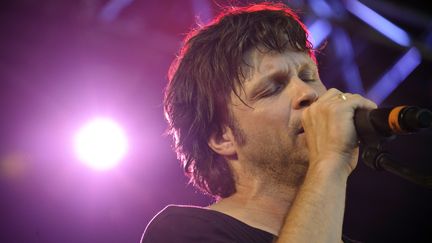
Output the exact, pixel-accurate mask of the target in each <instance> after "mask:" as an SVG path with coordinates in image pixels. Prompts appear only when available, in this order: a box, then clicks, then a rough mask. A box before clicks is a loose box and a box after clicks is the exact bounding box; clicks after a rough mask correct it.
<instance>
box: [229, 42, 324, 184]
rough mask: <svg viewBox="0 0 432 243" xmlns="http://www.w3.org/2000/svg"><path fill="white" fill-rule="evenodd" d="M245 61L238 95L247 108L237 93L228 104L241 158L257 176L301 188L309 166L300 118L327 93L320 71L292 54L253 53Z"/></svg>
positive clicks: (300, 54) (300, 55)
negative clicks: (245, 69)
mask: <svg viewBox="0 0 432 243" xmlns="http://www.w3.org/2000/svg"><path fill="white" fill-rule="evenodd" d="M246 62H247V63H248V64H249V65H250V66H251V69H250V70H249V72H247V75H246V80H245V81H244V82H243V90H242V91H240V92H239V93H240V97H241V99H242V100H243V101H244V102H245V103H246V104H247V105H245V104H244V103H243V102H242V101H241V100H240V99H239V98H238V97H236V96H235V95H232V99H231V100H232V101H231V104H230V110H231V113H232V118H233V124H232V125H231V127H232V130H233V132H234V135H236V136H235V137H236V138H237V139H236V140H237V157H238V159H239V161H243V162H244V163H245V166H246V167H248V168H249V169H250V171H251V173H254V174H255V175H257V176H265V177H266V178H268V179H272V180H275V181H276V183H279V184H280V183H284V184H287V185H290V186H299V185H300V184H301V183H302V180H303V177H304V175H305V173H306V171H307V167H308V150H307V147H306V138H305V134H304V132H303V129H302V125H301V115H302V112H303V110H304V109H305V108H306V107H308V106H309V105H310V104H311V103H313V102H314V101H315V100H316V99H318V97H319V96H320V95H322V94H323V93H324V92H325V91H326V88H325V87H324V85H323V83H322V82H321V80H320V78H319V75H318V69H317V67H316V65H315V63H314V62H313V61H312V59H311V58H310V57H309V56H308V55H307V54H306V53H303V52H296V51H290V50H288V51H285V52H284V53H276V52H260V51H257V50H253V51H251V52H249V53H248V54H247V55H246ZM241 137H242V138H243V140H244V141H240V140H242V139H238V138H241Z"/></svg>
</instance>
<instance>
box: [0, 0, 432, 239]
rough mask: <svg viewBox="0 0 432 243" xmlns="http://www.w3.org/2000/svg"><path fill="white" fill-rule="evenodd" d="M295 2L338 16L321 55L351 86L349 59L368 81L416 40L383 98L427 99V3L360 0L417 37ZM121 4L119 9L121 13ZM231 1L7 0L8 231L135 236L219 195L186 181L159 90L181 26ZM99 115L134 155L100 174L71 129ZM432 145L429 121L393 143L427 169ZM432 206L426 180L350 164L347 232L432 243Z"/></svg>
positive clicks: (2, 117) (0, 92) (430, 100)
mask: <svg viewBox="0 0 432 243" xmlns="http://www.w3.org/2000/svg"><path fill="white" fill-rule="evenodd" d="M237 2H240V3H245V2H246V1H237ZM249 2H252V1H249ZM287 2H288V4H291V6H293V7H294V8H295V9H297V10H299V11H300V13H301V14H300V15H301V17H302V19H303V20H305V22H306V23H312V22H313V21H314V20H317V19H319V18H324V19H326V20H327V21H328V23H330V24H331V26H332V27H333V30H334V32H332V34H331V35H329V36H328V38H327V45H326V48H325V49H323V50H322V53H321V54H320V55H319V56H318V59H319V63H320V67H321V76H322V79H323V80H324V82H325V83H326V84H327V86H329V87H337V88H339V89H341V90H344V91H348V92H349V91H352V90H350V88H349V87H350V86H349V85H348V83H349V82H350V79H351V78H352V77H350V75H347V74H346V70H347V69H349V68H353V67H354V69H355V70H358V75H359V76H358V77H360V79H361V84H362V85H363V87H364V90H365V91H367V90H368V89H370V87H372V86H373V85H374V84H375V83H376V82H377V81H378V80H379V79H380V77H382V75H383V74H384V73H386V71H387V70H389V69H391V68H392V66H393V65H394V64H395V63H396V62H397V60H398V59H399V58H400V57H401V56H402V55H404V53H406V52H407V51H408V50H409V48H411V47H416V48H417V50H418V51H419V54H420V56H421V62H420V64H419V65H418V66H417V67H416V69H414V71H413V72H411V73H410V74H409V76H407V77H406V78H404V79H403V80H402V82H401V84H400V85H399V86H397V88H396V89H395V90H394V91H392V92H391V94H390V95H389V96H388V97H386V99H385V100H384V101H383V102H382V103H380V106H394V105H400V104H409V105H418V106H423V107H426V108H432V54H431V53H432V10H431V8H430V7H426V6H425V1H414V0H411V1H373V0H365V1H361V2H362V3H364V4H365V5H367V6H369V7H370V8H372V9H374V10H375V11H377V12H378V13H379V14H381V15H382V16H384V17H386V18H387V19H389V20H391V21H392V22H393V23H395V24H397V25H398V26H399V27H401V28H403V29H404V30H405V31H407V32H408V34H409V35H410V37H411V38H412V40H413V42H412V43H413V44H412V45H411V46H410V47H401V46H399V45H397V44H395V43H394V42H393V41H391V40H390V39H388V38H386V37H383V36H382V35H381V34H380V33H379V32H377V31H375V30H373V29H372V28H370V27H369V26H368V25H366V24H365V23H364V22H362V21H361V20H359V19H358V18H357V17H355V16H354V15H352V14H351V13H349V12H348V11H346V9H345V8H344V1H326V3H328V4H329V5H330V6H332V9H334V10H335V12H336V13H334V15H333V16H330V17H329V16H327V17H323V16H319V11H318V12H314V10H313V9H312V8H311V6H312V5H314V4H317V1H294V0H293V1H287ZM318 2H322V1H318ZM114 3H117V4H120V5H121V4H123V5H124V6H123V7H119V8H117V10H118V11H117V12H116V11H115V9H114V10H113V8H112V6H114V5H115V4H114ZM227 3H236V2H234V1H209V0H188V1H174V0H160V1H145V0H135V1H124V0H123V1H122V0H120V1H107V0H60V1H58V0H44V1H36V0H16V1H2V2H1V3H0V226H1V227H0V242H5V243H9V242H10V243H15V242H47V243H51V242H83V243H84V242H105V243H108V242H138V241H139V238H140V236H141V233H142V232H143V230H144V228H145V226H146V224H147V223H148V221H149V220H150V219H151V218H152V216H153V215H154V214H155V213H156V212H158V211H159V210H161V209H162V208H163V207H164V206H165V205H167V204H196V205H203V206H205V205H208V204H209V203H211V199H209V198H207V197H204V196H202V195H200V194H199V193H198V192H196V191H195V190H194V189H193V188H192V187H191V186H187V183H186V179H185V178H184V177H183V175H182V170H181V168H180V166H179V164H178V162H177V161H176V158H175V154H174V153H173V152H172V151H171V149H170V139H169V138H168V137H165V136H163V133H164V130H165V128H166V124H165V122H164V118H163V114H162V106H161V100H162V93H163V87H164V85H165V83H166V72H167V69H168V67H169V65H170V63H171V61H172V60H173V58H174V57H175V55H176V52H177V50H178V48H179V47H180V44H181V40H182V38H183V37H184V35H185V33H187V31H188V30H190V29H191V28H193V27H196V20H199V21H201V22H203V23H206V22H207V21H208V20H209V19H210V18H211V17H213V16H215V14H216V13H217V12H219V9H220V6H224V5H226V4H227ZM110 6H111V7H110ZM336 32H338V33H344V35H345V36H346V37H348V39H349V41H348V43H351V45H352V48H351V49H349V50H351V51H352V55H351V57H349V56H350V55H348V53H344V55H338V54H337V52H336V49H337V48H338V46H339V47H340V45H341V43H340V39H338V38H337V37H335V36H334V35H333V33H336ZM345 54H346V55H345ZM347 64H350V65H348V66H347ZM95 115H106V116H111V117H113V118H114V119H116V120H117V121H118V122H119V123H121V124H122V125H123V126H124V127H125V129H126V131H127V134H128V136H129V140H130V150H129V153H128V155H127V157H126V159H125V160H124V161H122V163H121V164H120V165H119V166H118V167H117V168H115V169H114V170H112V171H105V172H95V171H92V170H90V169H88V168H86V167H85V166H84V165H82V164H81V163H79V162H78V161H77V160H76V158H75V157H74V155H73V150H72V145H71V137H72V136H73V134H74V132H75V131H76V129H77V128H79V126H80V125H81V124H82V123H83V122H85V121H86V120H87V119H89V118H91V117H92V116H95ZM431 145H432V132H431V131H423V132H421V133H418V134H415V135H409V136H404V137H400V138H397V139H396V140H394V141H392V142H391V143H390V144H389V145H388V149H389V150H390V151H391V154H392V155H393V156H394V157H395V158H397V159H398V160H399V161H401V162H404V163H406V164H407V165H408V166H411V167H413V168H417V169H420V170H421V171H422V172H423V173H424V174H429V175H431V174H432V168H431V167H432V166H431V165H430V164H431V163H432V161H431V158H432V157H431V155H430V153H431V152H430V151H431V147H432V146H431ZM431 217H432V189H427V188H425V187H422V186H418V185H415V184H413V183H411V182H408V181H407V180H404V179H402V178H400V177H398V176H395V175H393V174H391V173H388V172H376V171H374V170H372V169H370V168H368V167H366V165H365V164H364V163H362V162H360V163H359V166H358V168H357V170H356V171H355V172H354V173H353V174H352V175H351V178H350V180H349V185H348V192H347V206H346V213H345V224H344V231H345V233H346V234H347V235H348V236H350V237H352V238H355V239H358V240H363V241H365V242H432V220H431Z"/></svg>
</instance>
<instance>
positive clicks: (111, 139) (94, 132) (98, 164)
mask: <svg viewBox="0 0 432 243" xmlns="http://www.w3.org/2000/svg"><path fill="white" fill-rule="evenodd" d="M74 146H75V152H76V154H77V156H78V159H79V160H80V161H82V162H83V163H84V164H86V165H87V166H89V167H91V168H93V169H96V170H109V169H112V168H114V167H115V166H116V165H118V163H119V162H120V161H121V160H122V159H123V158H124V156H125V155H126V152H127V150H128V142H127V138H126V135H125V132H124V131H123V129H122V128H121V127H120V126H119V125H118V124H117V123H116V122H114V121H113V120H111V119H109V118H96V119H93V120H91V121H90V122H89V123H87V124H86V125H84V126H83V127H82V128H81V129H80V130H79V131H78V132H77V134H76V135H75V139H74Z"/></svg>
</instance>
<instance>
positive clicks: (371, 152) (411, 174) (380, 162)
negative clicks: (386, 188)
mask: <svg viewBox="0 0 432 243" xmlns="http://www.w3.org/2000/svg"><path fill="white" fill-rule="evenodd" d="M381 147H382V146H381V144H378V146H377V147H371V146H368V147H366V148H365V149H364V150H363V152H362V159H363V161H364V162H365V164H366V165H367V166H369V167H370V168H372V169H374V170H377V171H383V170H385V171H388V172H390V173H393V174H395V175H397V176H399V177H402V178H403V179H406V180H408V181H411V182H413V183H415V184H417V185H420V186H424V187H427V188H431V189H432V175H424V174H421V173H420V172H418V171H416V170H412V169H409V168H406V167H404V166H402V165H400V163H398V162H397V161H395V160H393V159H391V158H390V156H389V154H388V153H387V152H385V151H383V150H381Z"/></svg>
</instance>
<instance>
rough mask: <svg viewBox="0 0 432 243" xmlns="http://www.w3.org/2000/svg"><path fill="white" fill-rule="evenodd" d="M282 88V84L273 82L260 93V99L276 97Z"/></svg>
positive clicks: (283, 85)
mask: <svg viewBox="0 0 432 243" xmlns="http://www.w3.org/2000/svg"><path fill="white" fill-rule="evenodd" d="M284 87H285V84H284V83H280V82H275V83H273V84H272V85H270V87H268V88H267V89H266V90H264V91H263V92H262V94H261V97H269V96H272V95H276V94H278V93H280V92H281V91H282V90H283V88H284Z"/></svg>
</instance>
